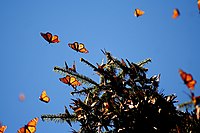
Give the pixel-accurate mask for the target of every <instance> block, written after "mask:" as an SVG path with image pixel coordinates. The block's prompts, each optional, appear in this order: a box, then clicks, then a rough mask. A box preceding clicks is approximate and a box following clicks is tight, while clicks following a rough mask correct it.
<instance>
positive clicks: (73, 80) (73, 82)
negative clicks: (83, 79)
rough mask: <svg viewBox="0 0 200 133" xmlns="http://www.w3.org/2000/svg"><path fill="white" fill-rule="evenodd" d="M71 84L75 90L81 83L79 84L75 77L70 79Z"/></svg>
mask: <svg viewBox="0 0 200 133" xmlns="http://www.w3.org/2000/svg"><path fill="white" fill-rule="evenodd" d="M70 84H71V86H72V87H73V88H75V87H76V86H80V85H81V83H80V82H78V80H77V79H76V78H75V77H74V76H71V77H70Z"/></svg>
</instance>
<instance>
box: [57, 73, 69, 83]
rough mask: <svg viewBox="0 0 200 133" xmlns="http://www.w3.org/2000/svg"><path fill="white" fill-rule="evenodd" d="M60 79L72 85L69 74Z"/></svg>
mask: <svg viewBox="0 0 200 133" xmlns="http://www.w3.org/2000/svg"><path fill="white" fill-rule="evenodd" d="M59 80H60V81H61V82H63V83H65V84H68V85H70V76H69V75H67V76H66V77H63V78H59Z"/></svg>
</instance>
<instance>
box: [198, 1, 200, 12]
mask: <svg viewBox="0 0 200 133" xmlns="http://www.w3.org/2000/svg"><path fill="white" fill-rule="evenodd" d="M197 4H198V9H199V13H200V0H198V1H197Z"/></svg>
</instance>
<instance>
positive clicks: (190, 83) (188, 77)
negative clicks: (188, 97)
mask: <svg viewBox="0 0 200 133" xmlns="http://www.w3.org/2000/svg"><path fill="white" fill-rule="evenodd" d="M179 74H180V76H181V78H182V80H183V82H184V83H185V84H186V86H187V87H188V88H189V89H191V90H194V86H195V84H196V80H194V79H193V77H192V75H191V74H188V73H186V72H184V71H183V70H181V69H179Z"/></svg>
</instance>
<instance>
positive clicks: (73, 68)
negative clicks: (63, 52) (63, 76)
mask: <svg viewBox="0 0 200 133" xmlns="http://www.w3.org/2000/svg"><path fill="white" fill-rule="evenodd" d="M65 68H66V69H68V70H70V71H73V72H76V64H75V61H74V64H73V66H72V68H69V67H68V65H67V62H65Z"/></svg>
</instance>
